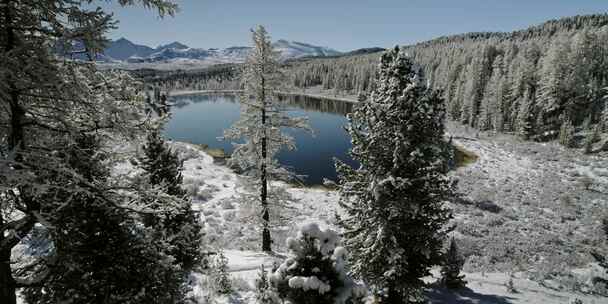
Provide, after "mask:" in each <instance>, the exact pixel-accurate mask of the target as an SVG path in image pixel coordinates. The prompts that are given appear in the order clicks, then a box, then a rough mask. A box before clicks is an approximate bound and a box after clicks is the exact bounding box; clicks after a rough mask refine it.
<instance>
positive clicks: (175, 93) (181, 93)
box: [169, 90, 358, 104]
mask: <svg viewBox="0 0 608 304" xmlns="http://www.w3.org/2000/svg"><path fill="white" fill-rule="evenodd" d="M242 92H243V90H178V91H172V92H169V96H170V97H176V96H187V95H197V94H238V93H242ZM276 93H277V94H278V95H284V96H305V97H311V98H318V99H327V100H333V101H341V102H348V103H353V104H355V103H358V101H357V100H355V99H351V98H348V97H337V96H330V95H323V94H310V93H298V92H284V91H277V92H276Z"/></svg>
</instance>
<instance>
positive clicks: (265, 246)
mask: <svg viewBox="0 0 608 304" xmlns="http://www.w3.org/2000/svg"><path fill="white" fill-rule="evenodd" d="M264 86H265V81H264V77H262V88H261V89H262V96H261V98H262V100H261V101H262V129H263V131H264V135H263V136H262V166H261V167H262V168H261V174H260V175H261V178H262V191H261V193H260V199H261V201H262V251H271V248H270V245H271V243H272V241H271V239H270V229H269V228H268V224H269V221H270V215H269V213H268V177H267V172H266V157H267V154H268V151H267V147H266V145H267V143H266V135H267V134H266V94H265V93H266V92H265V88H264Z"/></svg>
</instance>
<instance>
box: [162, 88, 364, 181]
mask: <svg viewBox="0 0 608 304" xmlns="http://www.w3.org/2000/svg"><path fill="white" fill-rule="evenodd" d="M173 101H174V102H176V103H177V104H178V106H174V107H173V108H172V109H171V112H172V113H173V116H172V118H171V120H170V121H169V123H168V124H167V127H166V129H165V133H166V135H167V137H169V138H171V139H173V140H176V141H185V142H190V143H195V144H206V145H208V146H209V147H211V148H220V149H223V150H224V151H226V152H227V153H232V150H233V146H232V143H231V142H229V141H222V140H219V139H218V137H220V136H222V135H223V132H224V130H225V129H227V128H228V127H230V126H231V125H232V124H233V123H234V122H235V121H236V120H238V118H239V114H240V109H239V103H238V98H237V97H236V96H232V95H187V96H180V97H174V98H173ZM284 102H285V107H286V111H287V113H288V114H289V115H290V116H297V117H301V116H305V117H308V119H309V123H310V126H311V128H312V129H313V133H314V135H313V134H311V133H310V132H307V131H303V130H293V129H287V130H285V131H286V132H287V133H288V134H290V135H291V136H293V137H294V138H295V140H296V146H297V150H296V151H283V152H281V153H279V155H278V159H279V162H280V163H281V164H283V165H285V166H287V167H289V168H291V169H292V171H294V172H296V173H297V174H300V175H306V176H307V177H306V179H305V182H306V183H307V184H321V183H322V180H323V178H329V179H332V180H335V179H336V172H335V169H334V161H333V158H334V157H335V158H338V159H341V160H343V161H345V162H346V163H348V164H351V165H353V166H354V165H355V164H356V162H355V161H353V160H352V159H351V158H350V157H349V156H348V150H349V149H350V147H351V143H350V136H349V135H348V133H347V132H346V131H345V130H344V126H345V125H346V117H345V115H346V113H349V112H350V111H351V110H352V104H349V103H345V102H339V101H332V100H325V99H317V98H310V97H305V96H293V97H288V98H285V99H284Z"/></svg>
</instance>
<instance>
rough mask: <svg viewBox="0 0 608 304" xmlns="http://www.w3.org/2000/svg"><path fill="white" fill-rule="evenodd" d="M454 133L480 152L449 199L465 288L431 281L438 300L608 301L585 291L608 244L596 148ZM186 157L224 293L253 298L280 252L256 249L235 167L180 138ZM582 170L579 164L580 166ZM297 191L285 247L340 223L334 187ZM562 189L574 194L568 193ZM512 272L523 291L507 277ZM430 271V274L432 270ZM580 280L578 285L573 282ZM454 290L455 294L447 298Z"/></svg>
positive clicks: (279, 235)
mask: <svg viewBox="0 0 608 304" xmlns="http://www.w3.org/2000/svg"><path fill="white" fill-rule="evenodd" d="M450 130H451V133H452V135H454V140H455V142H456V143H457V144H459V145H461V146H463V147H464V148H465V149H467V150H469V151H472V152H474V153H476V154H478V155H479V157H480V158H479V160H478V162H476V163H475V164H472V165H470V166H468V167H465V168H461V169H459V170H457V171H456V172H455V173H454V174H455V175H456V176H457V177H458V178H459V179H460V186H459V190H460V192H461V193H466V195H463V199H462V200H460V201H458V202H456V203H453V204H450V206H451V207H452V208H453V209H454V211H455V217H456V218H455V220H454V222H455V223H456V224H457V226H456V232H455V234H456V236H457V238H459V239H460V241H461V244H462V245H461V248H462V250H463V251H464V253H465V254H466V255H467V257H468V262H467V265H466V269H467V271H468V272H467V273H466V274H467V280H468V281H469V284H468V288H469V289H465V290H463V291H461V292H459V293H458V294H454V293H450V292H448V291H446V290H443V289H441V288H434V289H430V290H429V291H428V294H429V296H430V298H431V299H432V303H568V301H569V300H570V299H571V298H573V297H577V298H580V299H581V300H583V301H584V303H597V304H600V303H601V304H604V303H608V299H607V298H602V297H599V296H592V295H589V294H590V292H591V291H592V285H591V277H593V276H595V275H601V272H600V270H599V269H598V268H597V267H595V266H594V265H593V264H592V263H591V262H592V259H591V257H590V256H589V254H588V252H589V251H590V250H592V249H596V250H601V251H606V249H607V246H606V243H605V241H603V240H602V239H601V236H600V233H599V230H598V227H599V220H600V218H601V216H602V215H605V214H606V213H605V212H606V210H608V209H607V208H606V204H607V201H606V196H605V194H604V191H606V187H607V186H608V180H606V178H605V175H603V174H602V172H603V168H606V163H604V161H605V160H604V159H603V158H602V157H601V156H599V155H595V156H582V155H579V154H580V153H578V152H576V151H567V150H563V149H560V148H559V147H558V146H557V145H552V144H549V145H539V144H522V143H520V142H515V141H513V139H512V138H510V137H508V136H507V137H504V138H498V139H494V140H492V139H489V138H484V137H483V135H480V137H481V138H480V139H477V138H474V136H475V135H477V134H469V133H467V131H466V130H460V129H459V128H458V127H453V126H451V128H450ZM174 147H175V148H176V149H177V150H178V151H180V154H181V155H182V157H184V159H185V162H184V167H185V171H184V182H185V184H186V188H188V189H189V191H190V192H191V194H193V198H194V206H195V208H196V209H198V210H200V211H201V218H202V220H203V222H204V223H205V231H206V242H207V244H208V245H209V246H210V247H211V248H210V249H211V250H214V249H218V248H223V249H224V250H225V253H226V256H227V257H228V259H229V268H230V271H231V275H232V277H233V278H234V281H235V286H236V287H235V289H236V290H237V291H236V293H235V294H234V295H232V296H230V297H226V296H224V297H220V298H219V301H220V303H221V302H225V303H253V280H254V279H255V276H256V273H257V269H258V267H259V265H261V264H264V265H266V266H267V267H269V266H271V265H272V264H273V262H274V261H279V260H280V259H281V258H282V255H281V254H276V255H273V256H269V255H266V254H262V253H259V252H258V251H257V250H259V243H260V237H259V236H260V231H259V229H257V225H256V224H255V222H253V221H250V220H248V219H247V217H246V216H245V215H247V214H249V213H250V210H247V209H248V208H249V207H248V206H243V205H241V204H240V200H239V199H238V195H237V193H239V192H241V191H244V190H243V189H241V186H239V185H240V184H241V183H240V182H239V179H241V177H239V176H238V175H236V174H234V173H233V172H232V171H231V170H230V169H228V168H226V167H225V166H221V165H218V164H214V162H213V159H212V158H211V157H210V156H208V155H206V154H205V153H204V152H201V151H200V150H198V148H197V147H196V146H194V145H190V144H185V143H174ZM577 172H579V173H577ZM582 174H589V175H590V176H591V178H592V179H593V185H592V186H591V187H590V190H585V189H583V188H582V186H581V185H580V181H579V180H580V178H581V177H582ZM287 189H288V192H290V193H291V194H292V195H293V196H294V197H295V198H296V199H298V201H297V203H296V204H295V205H294V206H293V207H294V209H293V210H290V211H289V217H290V218H291V220H290V221H289V222H288V223H287V224H286V225H284V226H279V227H275V229H274V230H273V237H274V238H275V244H274V245H273V246H274V248H275V250H276V251H277V252H285V247H284V240H285V238H286V237H287V236H290V235H294V234H295V231H296V228H297V227H298V226H299V225H301V224H303V223H305V222H309V221H317V222H320V223H321V224H322V225H326V226H330V227H334V228H335V214H336V213H339V212H340V210H339V207H338V206H337V199H338V197H337V193H336V192H335V191H330V190H327V189H322V188H313V189H307V188H294V187H287ZM564 196H569V197H570V198H571V200H569V201H566V202H564V201H563V200H564V199H563V198H562V197H564ZM511 272H514V273H515V275H514V276H515V278H514V285H515V288H516V289H517V291H518V292H517V293H510V292H508V291H507V289H506V287H505V283H506V282H507V281H508V275H507V273H511ZM196 277H197V280H196V282H197V283H196V284H195V290H194V293H195V294H196V295H198V298H199V301H201V302H205V301H206V300H204V299H205V297H204V295H207V294H206V291H205V285H206V284H205V280H204V279H205V276H202V275H197V276H196ZM429 280H430V281H432V280H433V279H432V278H429ZM573 290H574V291H573ZM447 299H449V301H448V300H447Z"/></svg>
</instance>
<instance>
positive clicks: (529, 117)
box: [517, 93, 534, 140]
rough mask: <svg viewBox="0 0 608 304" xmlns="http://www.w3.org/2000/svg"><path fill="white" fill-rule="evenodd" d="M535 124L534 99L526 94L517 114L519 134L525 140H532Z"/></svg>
mask: <svg viewBox="0 0 608 304" xmlns="http://www.w3.org/2000/svg"><path fill="white" fill-rule="evenodd" d="M533 123H534V114H533V113H532V99H531V97H530V94H529V93H525V94H524V98H523V100H522V102H521V104H520V107H519V112H518V113H517V134H518V135H519V136H520V137H521V138H523V139H525V140H528V139H530V138H531V137H532V136H533V135H534V125H533Z"/></svg>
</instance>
